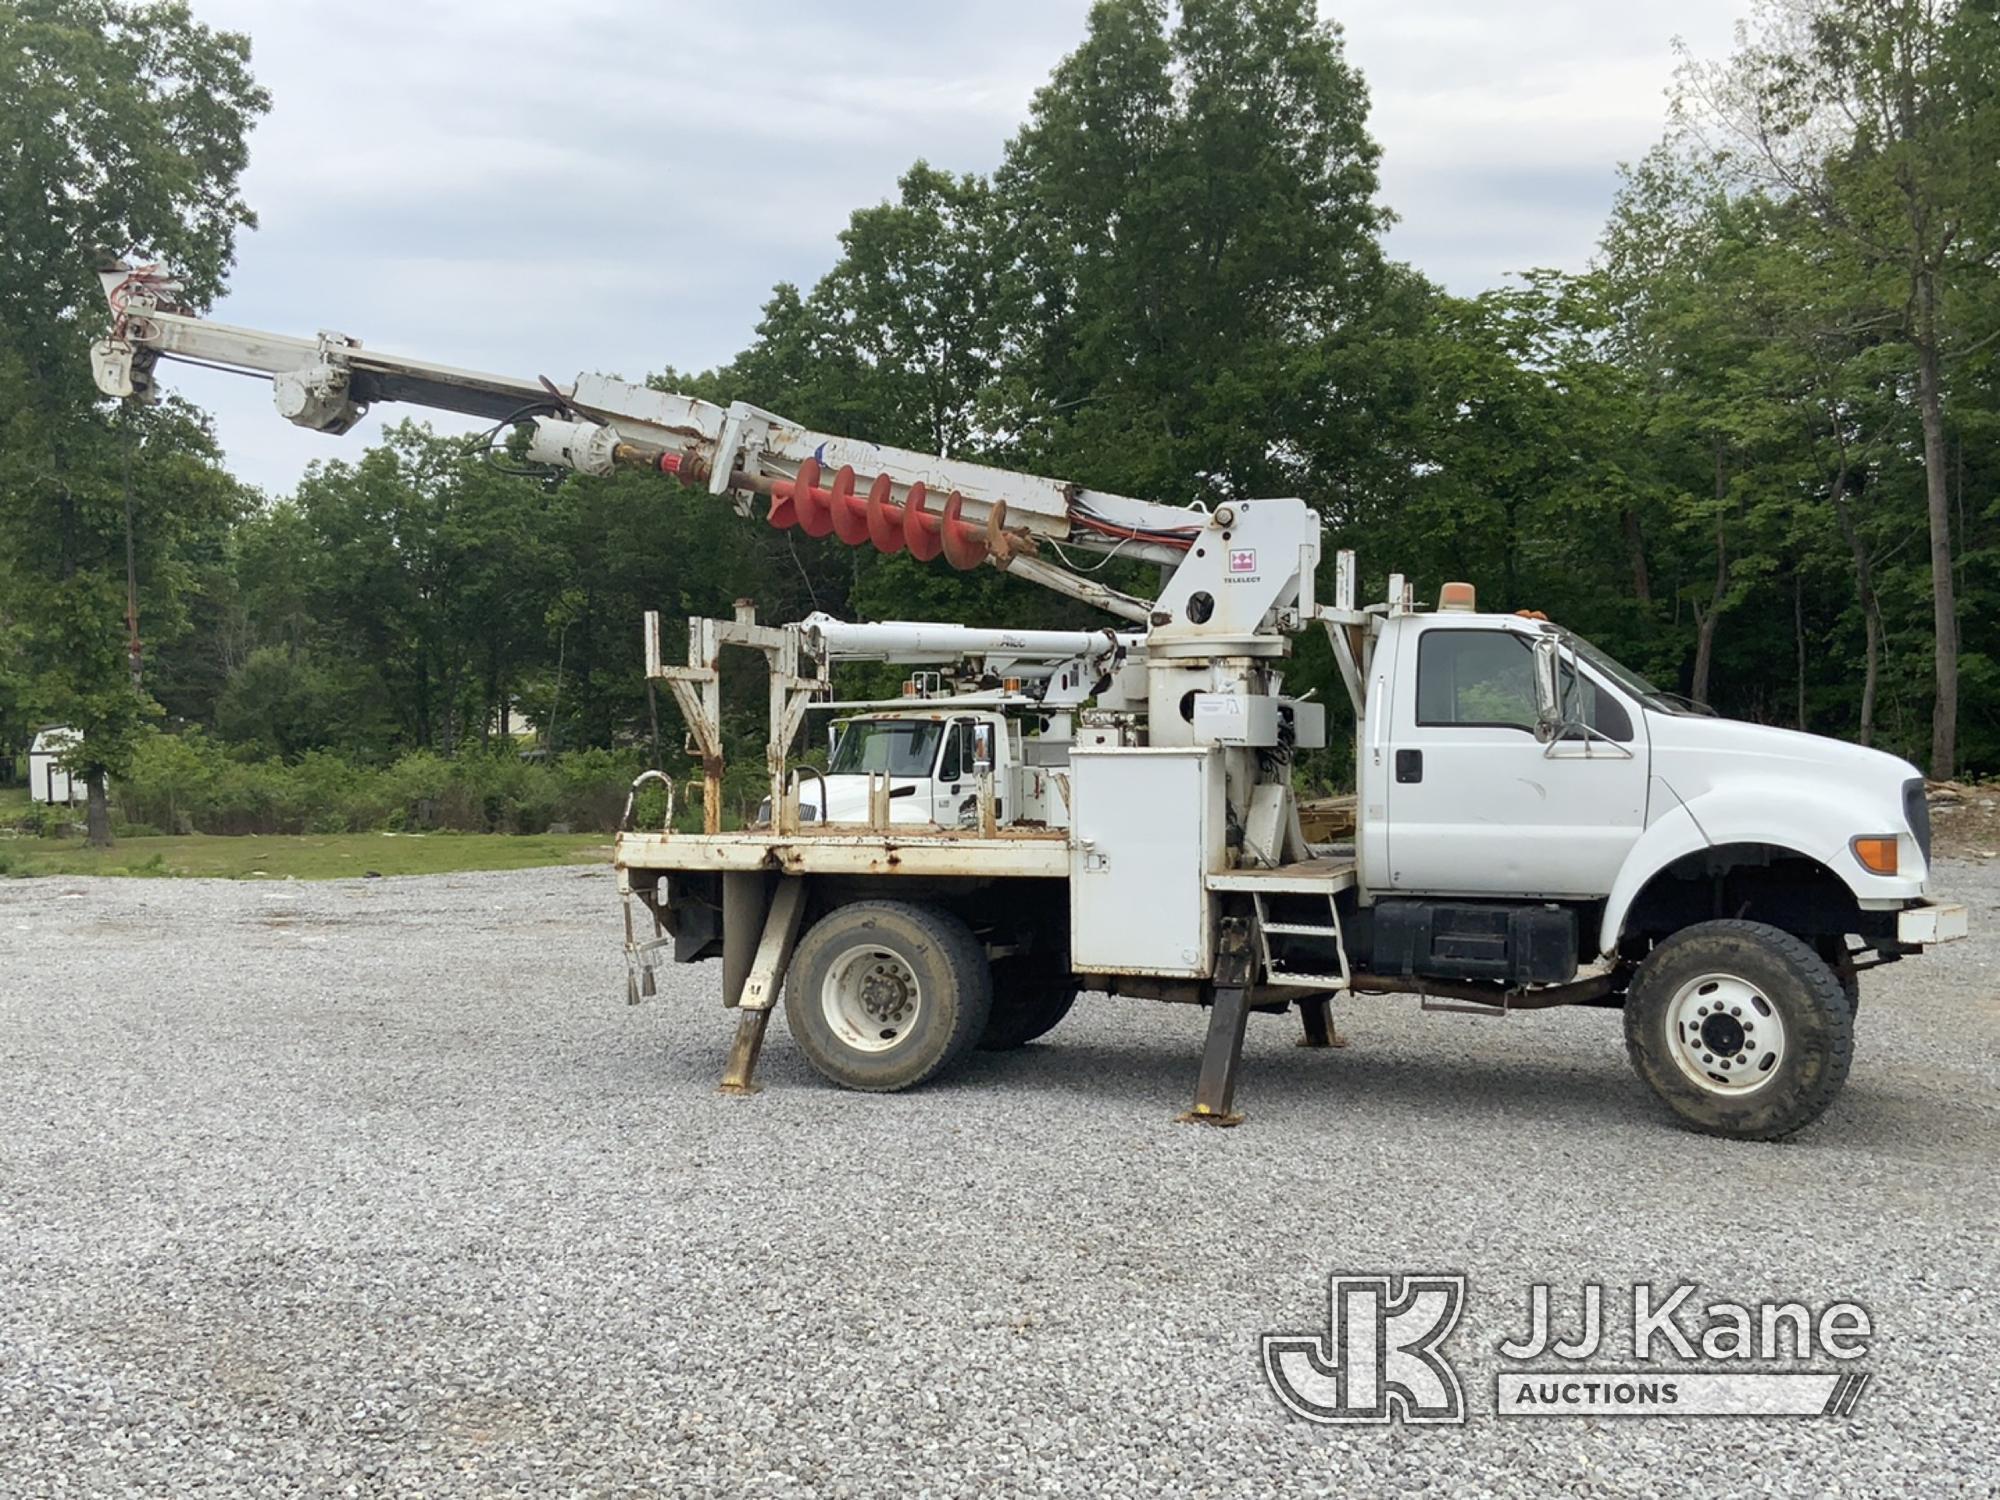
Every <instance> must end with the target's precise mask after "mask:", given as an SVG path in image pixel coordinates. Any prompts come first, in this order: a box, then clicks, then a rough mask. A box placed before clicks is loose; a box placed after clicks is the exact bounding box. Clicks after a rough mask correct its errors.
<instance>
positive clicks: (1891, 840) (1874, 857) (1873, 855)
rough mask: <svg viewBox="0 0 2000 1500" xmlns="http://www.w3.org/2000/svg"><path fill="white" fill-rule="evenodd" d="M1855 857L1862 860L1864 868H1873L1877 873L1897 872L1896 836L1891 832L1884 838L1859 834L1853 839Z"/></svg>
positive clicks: (1888, 873)
mask: <svg viewBox="0 0 2000 1500" xmlns="http://www.w3.org/2000/svg"><path fill="white" fill-rule="evenodd" d="M1852 848H1853V850H1854V857H1855V858H1856V859H1858V860H1860V861H1861V867H1862V868H1863V869H1864V870H1873V871H1874V872H1875V873H1876V874H1877V875H1893V874H1895V873H1896V838H1895V835H1894V834H1890V835H1888V836H1887V837H1884V838H1870V837H1867V836H1865V835H1863V836H1859V837H1857V838H1855V839H1854V840H1853V841H1852Z"/></svg>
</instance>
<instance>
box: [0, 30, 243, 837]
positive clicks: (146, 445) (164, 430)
mask: <svg viewBox="0 0 2000 1500" xmlns="http://www.w3.org/2000/svg"><path fill="white" fill-rule="evenodd" d="M248 56H249V44H248V42H247V41H246V40H245V39H244V38H243V37H241V36H237V35H234V34H232V33H227V32H217V31H213V30H210V29H209V28H207V27H205V26H201V25H199V24H197V23H196V22H195V21H194V20H193V19H192V18H191V17H190V15H189V13H188V9H187V7H186V5H184V4H174V3H167V4H157V5H137V4H125V3H120V0H7V3H4V4H0V142H4V143H5V146H4V148H0V224H4V225H5V226H6V229H5V232H4V234H0V413H5V415H4V417H0V578H4V579H5V580H6V583H7V604H6V609H7V612H8V615H9V618H10V621H11V631H12V635H13V638H14V640H15V642H16V645H17V649H18V651H19V653H20V655H19V660H18V663H17V665H16V667H15V668H14V674H15V676H16V679H17V681H19V682H20V683H22V684H23V687H22V689H21V697H22V698H23V700H24V702H25V704H26V706H27V709H28V711H29V712H30V713H32V714H34V715H36V716H45V717H51V718H61V719H63V720H65V721H67V722H68V723H70V724H71V725H73V726H74V727H75V728H76V729H77V730H78V731H79V732H80V733H81V735H82V744H81V746H80V748H79V750H78V752H77V755H76V760H75V769H78V770H80V771H81V772H82V773H83V774H84V776H85V778H86V781H87V783H88V786H89V789H90V791H89V799H90V812H89V825H90V834H91V838H92V840H93V842H98V843H103V842H106V841H108V839H109V837H110V823H109V816H108V811H107V808H106V804H105V779H106V776H107V774H108V773H115V772H117V771H118V770H119V769H120V768H121V766H122V765H123V764H124V762H125V760H126V758H127V757H128V756H129V755H130V753H131V748H132V744H133V742H134V737H135V735H136V733H137V731H138V728H139V726H140V724H141V722H142V720H143V718H144V716H145V714H146V713H147V712H148V711H149V708H150V705H149V703H148V701H147V700H146V699H145V698H144V697H143V696H142V695H141V693H140V692H139V691H137V689H136V685H135V684H134V682H133V681H132V679H131V676H130V673H129V670H128V664H127V661H126V652H125V648H124V639H123V636H124V632H123V630H122V629H121V623H120V617H121V616H122V614H123V613H124V606H125V559H126V542H125V532H126V528H125V515H126V503H125V502H126V492H127V485H128V484H129V485H130V487H131V490H132V493H133V498H134V506H133V509H134V511H135V512H136V527H135V531H136V542H137V547H136V551H137V553H138V557H137V562H138V573H139V582H140V586H141V589H142V600H141V605H142V612H143V615H144V617H145V618H146V619H148V620H149V621H151V622H153V623H152V624H151V625H150V626H149V628H150V629H153V630H155V631H156V633H157V631H158V630H159V628H160V627H161V626H162V625H164V626H165V627H166V628H167V629H168V630H169V631H171V630H172V629H174V628H176V626H177V625H178V624H179V623H180V620H179V618H178V611H179V607H180V605H181V603H182V601H183V599H184V597H185V594H186V592H187V589H188V587H189V585H190V579H189V577H188V576H187V574H186V573H185V572H184V571H183V570H181V569H180V568H179V567H178V565H177V563H178V558H179V556H180V553H179V550H178V549H180V548H181V547H182V546H183V544H184V543H185V542H186V541H187V540H188V538H189V536H190V535H191V534H193V533H196V532H204V531H206V530H207V529H208V528H210V527H211V526H212V525H213V524H215V523H216V522H217V521H218V520H220V519H222V518H225V517H226V516H227V515H228V514H229V512H230V511H231V510H232V509H234V508H235V507H236V506H237V505H238V504H239V492H238V490H237V488H236V486H235V485H234V484H233V482H231V481H230V480H229V479H228V478H227V476H225V475H224V474H223V473H222V472H221V470H220V469H219V467H218V466H217V464H216V457H217V456H216V453H215V450H214V446H213V444H212V442H211V441H210V439H209V437H208V434H207V433H206V431H205V430H204V428H203V425H202V424H201V422H200V421H199V420H198V419H197V418H196V417H195V416H194V415H193V413H191V412H190V411H188V410H187V409H186V408H183V407H179V406H176V405H169V406H167V407H164V408H161V409H159V410H155V411H151V412H138V411H128V412H121V413H119V414H117V415H115V416H114V415H110V414H108V413H107V412H106V411H105V410H104V409H103V406H102V403H101V402H100V401H99V400H98V399H97V394H96V391H95V389H94V388H93V386H92V383H91V378H90V372H89V366H88V360H87V345H88V343H89V335H88V330H89V329H91V328H92V327H93V326H95V325H96V324H97V323H99V322H101V321H102V319H103V317H104V311H103V300H102V293H101V291H100V289H99V286H98V283H97V279H96V276H95V274H94V273H95V270H96V266H95V264H94V263H93V259H92V247H107V248H110V249H112V250H119V249H125V248H128V247H139V248H142V249H143V250H145V251H146V252H148V253H150V254H154V255H157V256H159V257H161V258H162V259H163V260H165V261H166V262H168V263H170V264H171V265H172V266H173V267H174V268H175V270H176V273H177V274H178V275H179V276H180V277H181V278H182V280H183V281H184V283H185V291H184V293H183V296H184V298H185V299H186V300H187V301H188V302H189V303H190V304H191V305H193V306H195V307H203V306H206V305H207V304H208V303H209V302H210V301H211V300H212V299H213V298H214V296H215V294H216V293H217V291H218V290H219V289H220V288H221V285H222V280H223V276H224V273H225V272H226V270H227V269H228V267H229V265H230V262H231V257H232V255H233V251H234V244H235V233H236V230H237V229H238V228H239V227H243V226H247V225H249V224H251V223H252V222H253V220H252V218H251V215H250V211H249V209H248V208H247V206H246V205H245V204H244V203H243V200H242V199H241V197H240V196H239V195H238V192H237V181H238V178H239V177H240V175H241V173H242V170H243V165H244V161H245V159H246V147H245V136H246V134H247V132H248V130H249V127H250V124H251V123H252V121H253V120H254V119H255V118H256V117H257V115H258V114H260V113H261V112H262V111H263V109H264V108H265V105H266V99H265V96H264V94H263V92H262V91H261V90H260V89H258V88H257V87H256V85H255V84H254V83H253V82H252V81H251V78H250V73H249V68H248Z"/></svg>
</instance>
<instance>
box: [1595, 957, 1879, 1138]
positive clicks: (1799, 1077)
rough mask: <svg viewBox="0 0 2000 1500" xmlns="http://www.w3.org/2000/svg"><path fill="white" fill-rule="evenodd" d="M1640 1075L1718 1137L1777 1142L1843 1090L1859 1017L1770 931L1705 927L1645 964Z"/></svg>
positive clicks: (1832, 981)
mask: <svg viewBox="0 0 2000 1500" xmlns="http://www.w3.org/2000/svg"><path fill="white" fill-rule="evenodd" d="M1625 1046H1626V1050H1627V1052H1629V1053H1630V1055H1631V1058H1632V1066H1633V1067H1634V1068H1635V1069H1636V1070H1637V1071H1638V1074H1639V1076H1640V1077H1641V1078H1643V1079H1645V1080H1646V1082H1647V1084H1649V1085H1650V1086H1651V1087H1652V1090H1653V1092H1654V1093H1655V1094H1657V1095H1659V1097H1660V1099H1661V1100H1662V1101H1663V1102H1664V1103H1665V1104H1666V1106H1667V1107H1668V1108H1669V1109H1671V1110H1672V1111H1673V1112H1674V1113H1675V1114H1676V1115H1678V1116H1680V1118H1681V1119H1682V1120H1684V1121H1686V1122H1687V1123H1688V1124H1690V1125H1693V1126H1695V1127H1696V1128H1698V1129H1700V1130H1704V1131H1707V1132H1708V1133H1709V1134H1711V1135H1723V1136H1731V1137H1734V1138H1736V1139H1738V1140H1753V1141H1769V1140H1776V1139H1777V1138H1778V1137H1780V1136H1785V1135H1790V1134H1791V1133H1792V1132H1793V1131H1795V1130H1798V1129H1800V1128H1801V1127H1803V1126H1805V1125H1808V1124H1810V1123H1811V1122H1812V1121H1814V1120H1816V1119H1818V1118H1819V1116H1820V1115H1821V1114H1822V1113H1824V1112H1825V1110H1826V1107H1827V1106H1828V1105H1829V1104H1831V1103H1832V1102H1833V1100H1834V1096H1835V1095H1836V1094H1838V1093H1839V1092H1840V1088H1841V1085H1842V1084H1844V1083H1845V1082H1846V1081H1847V1070H1848V1065H1849V1063H1850V1062H1851V1061H1852V1059H1853V1055H1854V1013H1853V1009H1852V1007H1851V1006H1850V1005H1849V1003H1848V999H1847V995H1846V993H1845V991H1844V989H1843V987H1842V984H1841V980H1840V976H1839V975H1838V974H1836V973H1835V972H1834V970H1833V967H1832V966H1831V965H1830V964H1828V963H1827V962H1826V960H1825V959H1823V958H1821V957H1820V955H1819V954H1817V953H1815V952H1814V951H1813V950H1812V948H1811V947H1810V946H1809V945H1808V944H1806V943H1804V942H1802V941H1801V940H1799V939H1798V938H1796V937H1793V936H1792V935H1791V934H1790V933H1788V932H1782V931H1780V930H1779V929H1778V928H1776V927H1771V926H1767V925H1766V924H1764V923H1762V922H1740V921H1721V922H1701V923H1698V924H1696V925H1695V926H1693V927H1687V928H1683V929H1682V930H1681V931H1679V932H1677V933H1675V934H1674V935H1673V936H1672V937H1670V938H1668V939H1666V941H1664V942H1662V943H1661V944H1660V945H1659V946H1658V947H1656V948H1654V949H1653V951H1652V952H1651V953H1650V954H1648V955H1647V957H1646V959H1645V961H1644V962H1643V963H1641V964H1640V965H1639V969H1638V972H1637V973H1636V974H1635V975H1634V976H1633V979H1632V987H1631V990H1630V992H1629V993H1628V994H1627V996H1626V1000H1625Z"/></svg>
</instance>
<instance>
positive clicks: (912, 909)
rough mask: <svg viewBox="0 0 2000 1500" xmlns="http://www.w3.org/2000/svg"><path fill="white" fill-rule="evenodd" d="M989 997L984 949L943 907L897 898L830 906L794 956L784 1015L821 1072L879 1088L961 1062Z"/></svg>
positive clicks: (907, 1084)
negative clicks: (918, 903)
mask: <svg viewBox="0 0 2000 1500" xmlns="http://www.w3.org/2000/svg"><path fill="white" fill-rule="evenodd" d="M992 1003H993V979H992V973H991V970H990V969H989V968H988V967H987V963H986V953H985V950H983V949H982V948H981V947H980V946H979V942H978V940H977V939H976V938H974V937H973V935H972V930H971V929H970V928H969V927H967V926H966V925H965V923H963V922H961V921H960V920H959V919H958V918H957V917H955V916H953V915H951V913H949V912H945V911H940V910H938V909H936V908H935V907H929V906H916V905H912V904H910V903H908V902H904V901H860V902H856V903H854V904H852V905H849V906H841V907H836V908H835V909H834V910H832V911H830V912H828V913H827V914H826V915H825V916H823V917H821V918H820V919H819V921H818V922H816V923H814V924H813V928H812V930H811V931H810V932H808V933H807V934H806V935H805V938H804V940H803V941H801V942H800V944H799V947H798V952H797V953H795V954H794V955H793V957H792V966H791V974H790V977H789V978H788V979H787V981H786V984H785V1020H786V1023H787V1024H788V1025H789V1026H790V1028H791V1032H792V1037H793V1039H794V1040H795V1041H796V1042H797V1043H798V1044H799V1050H800V1051H801V1052H803V1053H804V1054H805V1056H806V1061H808V1062H809V1063H811V1064H812V1066H813V1068H814V1070H815V1071H816V1072H818V1073H819V1074H820V1076H821V1077H823V1078H826V1079H829V1080H831V1081H832V1082H834V1083H837V1084H839V1085H841V1086H842V1087H843V1088H850V1089H866V1090H870V1091H873V1092H878V1093H888V1092H893V1091H895V1090H898V1089H907V1088H914V1087H916V1086H917V1085H918V1084H920V1083H924V1082H927V1081H928V1080H930V1079H932V1078H934V1077H936V1076H937V1075H938V1074H939V1073H941V1072H944V1071H945V1070H946V1069H948V1068H950V1067H952V1066H953V1065H955V1064H956V1063H958V1062H959V1061H961V1060H962V1059H963V1058H964V1056H965V1054H966V1053H967V1052H968V1051H970V1050H971V1048H972V1046H973V1044H974V1043H975V1042H976V1041H977V1040H978V1039H979V1036H980V1034H981V1032H982V1031H983V1030H984V1029H985V1026H986V1021H987V1016H988V1014H989V1013H990V1010H991V1007H992Z"/></svg>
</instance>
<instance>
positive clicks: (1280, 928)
mask: <svg viewBox="0 0 2000 1500" xmlns="http://www.w3.org/2000/svg"><path fill="white" fill-rule="evenodd" d="M1264 930H1265V931H1266V932H1282V933H1285V934H1287V935H1289V936H1291V937H1320V938H1337V937H1339V936H1340V929H1339V928H1338V927H1315V926H1313V925H1312V924H1311V923H1309V922H1266V923H1265V924H1264Z"/></svg>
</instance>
